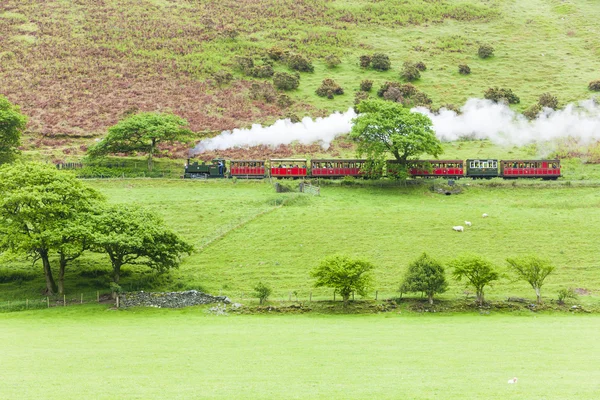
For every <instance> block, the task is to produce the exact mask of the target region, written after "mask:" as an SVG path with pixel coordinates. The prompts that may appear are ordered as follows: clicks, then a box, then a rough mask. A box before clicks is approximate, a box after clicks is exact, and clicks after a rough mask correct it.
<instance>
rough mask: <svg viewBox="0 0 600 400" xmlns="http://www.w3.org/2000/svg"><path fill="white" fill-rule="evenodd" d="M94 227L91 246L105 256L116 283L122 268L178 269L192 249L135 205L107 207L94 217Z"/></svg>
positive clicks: (156, 219) (162, 223)
mask: <svg viewBox="0 0 600 400" xmlns="http://www.w3.org/2000/svg"><path fill="white" fill-rule="evenodd" d="M93 226H94V237H93V243H92V247H93V249H94V250H95V251H98V252H103V253H106V254H108V257H109V258H110V262H111V264H112V268H113V281H114V282H115V283H117V284H118V283H119V279H120V276H121V267H122V266H123V265H127V264H129V265H145V266H147V267H149V268H152V269H154V270H156V271H158V272H163V271H165V270H167V269H170V268H176V267H178V266H179V263H180V261H181V257H182V256H183V255H184V254H186V253H187V254H191V252H192V250H193V247H192V246H191V245H190V244H188V243H187V242H185V241H184V240H183V239H181V238H180V237H179V236H178V235H177V234H175V233H174V232H173V231H171V230H170V229H169V228H168V227H166V226H165V224H164V222H163V220H162V219H161V218H160V217H159V216H158V215H156V214H155V213H154V212H152V211H149V210H145V209H143V208H140V207H138V206H134V205H122V204H117V205H111V206H106V207H105V208H104V209H102V210H101V212H99V213H98V214H97V215H96V216H95V217H94V221H93Z"/></svg>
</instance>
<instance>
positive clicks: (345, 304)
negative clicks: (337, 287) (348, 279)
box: [342, 294, 350, 308]
mask: <svg viewBox="0 0 600 400" xmlns="http://www.w3.org/2000/svg"><path fill="white" fill-rule="evenodd" d="M342 299H343V300H344V308H346V307H348V300H350V295H349V294H345V295H343V296H342Z"/></svg>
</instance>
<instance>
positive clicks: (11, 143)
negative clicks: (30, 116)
mask: <svg viewBox="0 0 600 400" xmlns="http://www.w3.org/2000/svg"><path fill="white" fill-rule="evenodd" d="M26 125H27V117H26V116H25V115H23V114H21V111H20V109H19V107H18V106H16V105H14V104H12V103H11V102H10V101H8V99H7V98H6V97H4V96H2V95H0V164H2V163H5V162H8V161H11V160H12V159H13V158H14V155H15V154H16V153H17V151H18V149H17V148H18V147H19V144H20V143H21V133H22V132H23V130H25V127H26Z"/></svg>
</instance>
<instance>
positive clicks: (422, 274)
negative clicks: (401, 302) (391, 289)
mask: <svg viewBox="0 0 600 400" xmlns="http://www.w3.org/2000/svg"><path fill="white" fill-rule="evenodd" d="M447 289H448V282H447V281H446V274H445V271H444V267H443V266H442V264H441V263H440V262H439V261H437V260H435V259H433V258H431V257H429V256H428V255H427V254H426V253H423V254H422V255H421V256H420V257H419V258H418V259H416V260H415V261H413V262H412V263H411V264H410V265H409V266H408V271H407V272H406V275H405V276H404V281H403V282H402V285H401V286H400V291H401V292H402V293H419V292H420V293H425V294H426V295H427V298H428V299H429V304H433V296H434V295H436V294H438V293H444V292H445V291H446V290H447Z"/></svg>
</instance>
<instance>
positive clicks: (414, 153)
mask: <svg viewBox="0 0 600 400" xmlns="http://www.w3.org/2000/svg"><path fill="white" fill-rule="evenodd" d="M356 108H357V109H358V112H359V115H358V117H356V118H355V119H354V120H353V122H354V125H353V127H352V132H351V137H352V138H353V139H354V140H355V141H356V142H357V144H358V145H357V151H358V154H359V156H362V155H365V156H366V158H367V159H368V160H369V161H370V162H371V163H373V164H379V165H382V164H383V162H384V160H385V159H386V157H387V155H388V154H389V153H391V154H392V155H393V156H394V158H395V159H396V160H398V161H399V162H400V164H401V165H402V166H406V164H407V161H408V160H409V159H411V158H417V157H418V156H420V155H422V154H424V153H427V154H430V155H432V156H434V157H437V156H438V155H440V154H441V153H442V151H443V149H442V145H441V143H440V141H439V140H438V139H437V138H436V136H435V133H434V131H433V129H432V122H431V120H430V119H429V117H427V116H426V115H423V114H421V113H417V112H412V111H410V110H409V109H408V108H405V107H403V106H402V105H401V104H398V103H392V102H389V101H381V100H363V101H362V102H360V103H359V104H358V105H357V106H356Z"/></svg>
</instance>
